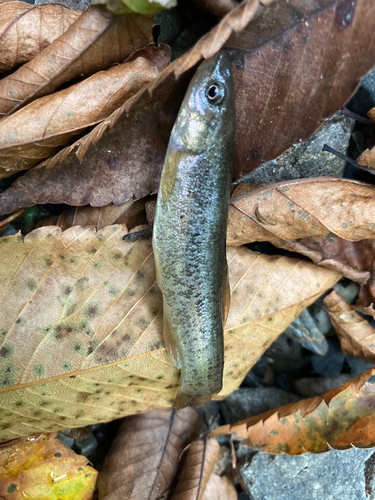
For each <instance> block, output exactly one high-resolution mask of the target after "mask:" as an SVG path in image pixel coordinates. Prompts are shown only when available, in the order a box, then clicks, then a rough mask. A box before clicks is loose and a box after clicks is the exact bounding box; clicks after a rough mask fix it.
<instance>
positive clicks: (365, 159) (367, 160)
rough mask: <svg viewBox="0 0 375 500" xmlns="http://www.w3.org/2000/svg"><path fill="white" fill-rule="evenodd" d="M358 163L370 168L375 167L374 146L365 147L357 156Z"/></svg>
mask: <svg viewBox="0 0 375 500" xmlns="http://www.w3.org/2000/svg"><path fill="white" fill-rule="evenodd" d="M357 163H358V165H362V166H364V167H369V168H371V169H373V170H374V169H375V147H374V148H371V149H366V150H365V151H363V153H361V155H360V156H359V157H358V158H357Z"/></svg>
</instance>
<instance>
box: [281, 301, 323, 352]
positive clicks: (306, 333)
mask: <svg viewBox="0 0 375 500" xmlns="http://www.w3.org/2000/svg"><path fill="white" fill-rule="evenodd" d="M284 333H285V335H286V336H287V337H289V338H291V339H293V340H296V341H297V342H299V343H300V344H301V346H302V347H304V348H305V349H308V350H309V351H311V352H315V353H317V354H320V355H321V356H323V355H324V354H326V353H327V351H328V343H327V340H326V338H325V336H324V335H323V334H322V333H321V332H320V330H319V328H318V327H317V325H316V323H315V320H314V318H313V317H312V316H311V314H310V312H309V310H308V309H304V310H303V311H302V312H301V314H300V315H299V316H298V317H297V318H296V319H295V320H293V321H292V322H291V324H290V325H289V326H288V328H287V329H286V330H285V332H284Z"/></svg>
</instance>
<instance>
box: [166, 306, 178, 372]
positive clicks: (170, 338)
mask: <svg viewBox="0 0 375 500" xmlns="http://www.w3.org/2000/svg"><path fill="white" fill-rule="evenodd" d="M163 323H164V342H165V347H166V348H167V351H168V354H169V356H170V358H171V360H172V362H173V364H174V365H175V367H176V368H178V369H179V370H181V360H180V355H179V353H178V348H177V343H176V340H175V337H174V335H173V332H172V327H171V322H170V319H169V317H168V313H167V309H166V307H165V301H164V300H163Z"/></svg>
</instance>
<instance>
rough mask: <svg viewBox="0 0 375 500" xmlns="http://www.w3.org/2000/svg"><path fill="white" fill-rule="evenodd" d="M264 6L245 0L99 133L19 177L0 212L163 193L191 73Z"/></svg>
mask: <svg viewBox="0 0 375 500" xmlns="http://www.w3.org/2000/svg"><path fill="white" fill-rule="evenodd" d="M257 6H258V0H246V1H245V2H244V3H243V4H241V5H240V6H239V7H238V8H237V9H235V10H234V11H232V12H230V13H229V14H228V15H227V16H226V17H225V18H224V19H223V20H222V21H221V23H220V24H219V25H218V26H216V27H215V28H214V29H213V30H212V31H211V32H210V33H209V34H207V35H205V36H204V37H203V38H202V39H201V40H200V41H199V42H198V43H197V44H196V45H195V47H194V48H193V49H192V50H191V51H190V52H188V53H186V54H184V55H183V56H182V57H180V58H179V59H176V60H175V61H174V62H172V64H170V65H169V66H168V67H167V68H166V69H165V70H164V71H163V72H162V73H161V75H160V76H159V77H158V78H157V79H156V80H155V81H154V82H153V83H151V84H149V85H147V86H146V87H144V89H142V90H141V91H140V92H139V93H138V94H137V96H134V97H133V98H130V99H129V100H128V101H127V102H126V103H125V104H124V105H123V106H121V107H120V108H119V109H118V110H116V111H115V112H114V113H113V114H112V115H111V116H110V117H109V118H108V119H106V120H105V121H104V122H103V123H101V124H99V125H98V126H96V127H95V128H94V130H93V131H92V132H90V133H89V134H88V135H86V136H85V137H84V138H82V139H80V140H78V141H77V142H76V143H75V144H74V145H73V146H69V147H67V148H65V149H64V150H62V151H61V152H60V153H58V154H57V155H56V156H55V157H54V158H52V159H51V160H50V161H48V162H46V164H42V165H40V166H39V167H38V168H37V169H33V171H30V172H28V173H27V174H26V177H24V178H22V179H23V181H22V183H18V182H16V184H15V185H14V186H13V187H12V188H11V190H10V191H9V190H8V191H7V192H6V193H7V194H5V195H3V197H2V198H0V212H2V213H11V212H14V211H15V210H16V209H13V208H12V207H13V206H15V205H20V206H22V207H23V206H30V205H33V204H35V203H36V202H38V203H45V202H46V200H47V199H48V202H50V203H65V202H66V203H68V204H69V205H75V206H77V205H87V204H89V203H90V204H91V205H93V206H104V205H107V204H109V203H111V202H114V203H115V204H118V203H123V202H125V201H126V200H128V199H129V198H131V197H132V196H133V195H134V197H135V198H142V197H143V196H146V195H147V194H149V193H151V192H154V191H156V189H157V186H158V183H159V174H160V171H161V167H162V165H163V162H164V156H165V151H166V148H167V144H168V140H169V134H170V131H171V128H172V125H173V121H174V119H175V117H176V116H177V112H178V109H179V106H180V104H181V101H182V99H183V96H184V93H185V91H186V89H187V86H188V84H189V79H190V77H191V74H192V73H191V71H190V70H191V69H192V68H194V66H195V65H196V64H197V63H198V62H199V61H200V60H201V59H202V57H205V58H209V57H211V56H212V55H213V54H215V52H217V50H219V49H220V48H221V46H222V45H223V43H224V42H225V41H226V40H227V39H228V37H229V36H230V34H231V33H232V32H233V31H239V30H241V29H242V28H243V27H244V26H246V24H247V23H248V21H249V19H250V18H251V17H252V16H253V15H254V13H255V11H256V9H257ZM176 78H177V80H176ZM0 90H1V85H0ZM130 112H131V113H130ZM129 113H130V114H129ZM124 130H126V131H127V133H126V134H124ZM103 179H105V182H103ZM21 184H22V185H21ZM37 200H38V201H37Z"/></svg>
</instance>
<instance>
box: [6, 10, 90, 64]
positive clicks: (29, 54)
mask: <svg viewBox="0 0 375 500" xmlns="http://www.w3.org/2000/svg"><path fill="white" fill-rule="evenodd" d="M80 15H81V12H77V11H75V10H71V9H67V8H66V7H64V6H62V5H57V4H45V5H29V4H27V3H24V2H6V3H3V4H0V72H3V71H10V70H11V69H12V68H14V67H15V66H18V65H19V64H23V63H25V62H27V61H30V59H32V58H33V57H35V56H36V55H37V54H38V53H39V52H41V51H42V50H43V49H44V48H46V47H47V46H48V45H49V44H50V43H52V42H53V41H54V40H55V39H56V38H58V37H59V36H61V35H62V34H63V33H65V31H66V30H67V29H68V28H69V26H70V25H71V24H73V23H74V21H75V20H76V19H78V17H79V16H80Z"/></svg>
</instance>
